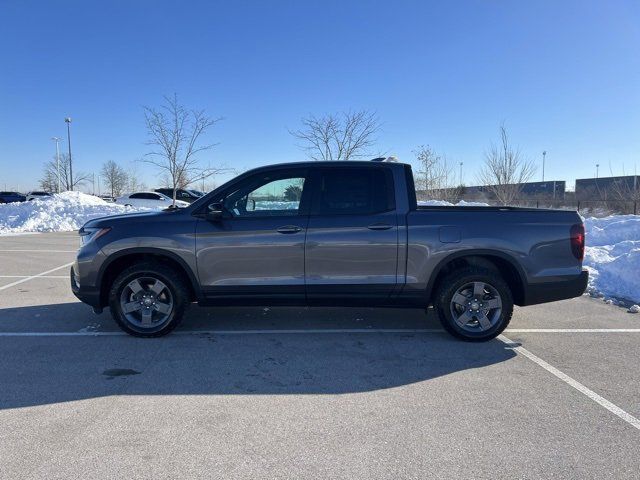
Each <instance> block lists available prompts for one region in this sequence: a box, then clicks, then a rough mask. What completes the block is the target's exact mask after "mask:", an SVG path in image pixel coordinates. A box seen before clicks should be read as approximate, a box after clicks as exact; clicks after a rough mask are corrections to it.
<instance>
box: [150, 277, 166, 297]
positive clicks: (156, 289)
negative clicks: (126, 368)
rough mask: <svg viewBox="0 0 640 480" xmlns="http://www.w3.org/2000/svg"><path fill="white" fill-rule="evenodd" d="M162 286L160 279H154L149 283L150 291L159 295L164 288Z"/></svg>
mask: <svg viewBox="0 0 640 480" xmlns="http://www.w3.org/2000/svg"><path fill="white" fill-rule="evenodd" d="M164 287H165V285H164V283H162V282H161V281H160V280H156V282H155V283H154V284H153V285H151V291H152V292H153V293H155V294H156V295H160V294H161V293H162V290H164Z"/></svg>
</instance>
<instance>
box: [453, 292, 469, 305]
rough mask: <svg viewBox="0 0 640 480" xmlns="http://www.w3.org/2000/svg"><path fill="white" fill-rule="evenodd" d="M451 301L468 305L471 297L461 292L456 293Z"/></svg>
mask: <svg viewBox="0 0 640 480" xmlns="http://www.w3.org/2000/svg"><path fill="white" fill-rule="evenodd" d="M451 301H452V302H453V303H455V304H456V305H461V306H463V307H465V308H466V307H467V303H468V302H469V299H468V298H467V297H465V296H464V295H462V294H461V293H456V294H455V295H454V296H453V298H452V299H451Z"/></svg>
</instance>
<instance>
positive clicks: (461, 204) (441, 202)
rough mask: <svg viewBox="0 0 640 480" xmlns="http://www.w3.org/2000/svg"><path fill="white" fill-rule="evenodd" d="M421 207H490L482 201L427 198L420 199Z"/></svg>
mask: <svg viewBox="0 0 640 480" xmlns="http://www.w3.org/2000/svg"><path fill="white" fill-rule="evenodd" d="M418 205H420V206H421V207H488V206H489V204H488V203H482V202H465V201H464V200H460V201H459V202H458V203H451V202H447V201H446V200H425V201H419V202H418Z"/></svg>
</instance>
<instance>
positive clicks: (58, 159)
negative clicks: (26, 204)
mask: <svg viewBox="0 0 640 480" xmlns="http://www.w3.org/2000/svg"><path fill="white" fill-rule="evenodd" d="M51 140H53V141H54V142H56V176H57V177H58V192H57V193H60V147H59V143H60V138H59V137H51Z"/></svg>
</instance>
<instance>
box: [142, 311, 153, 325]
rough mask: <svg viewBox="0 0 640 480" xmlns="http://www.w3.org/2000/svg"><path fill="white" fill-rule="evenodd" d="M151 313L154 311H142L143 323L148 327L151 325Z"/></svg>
mask: <svg viewBox="0 0 640 480" xmlns="http://www.w3.org/2000/svg"><path fill="white" fill-rule="evenodd" d="M151 313H152V310H151V309H150V308H145V309H143V310H142V323H143V324H145V325H148V324H150V323H151Z"/></svg>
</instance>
